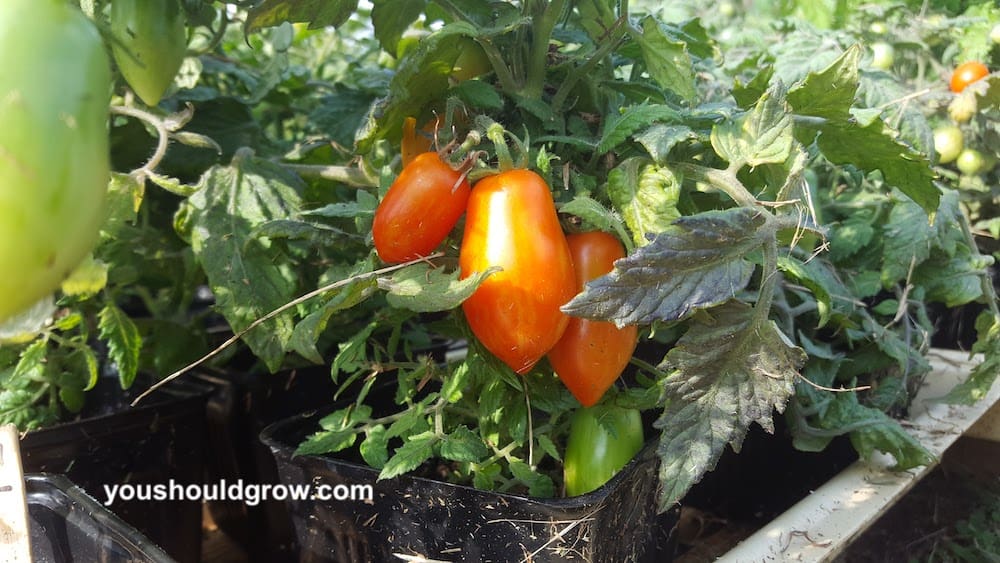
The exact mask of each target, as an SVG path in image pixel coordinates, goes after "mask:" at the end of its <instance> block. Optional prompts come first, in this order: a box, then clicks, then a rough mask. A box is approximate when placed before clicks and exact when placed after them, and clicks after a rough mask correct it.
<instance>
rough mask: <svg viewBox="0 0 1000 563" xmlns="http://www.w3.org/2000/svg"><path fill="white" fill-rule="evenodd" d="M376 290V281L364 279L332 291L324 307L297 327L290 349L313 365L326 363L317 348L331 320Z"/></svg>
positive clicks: (323, 304) (304, 319) (300, 322)
mask: <svg viewBox="0 0 1000 563" xmlns="http://www.w3.org/2000/svg"><path fill="white" fill-rule="evenodd" d="M375 290H376V283H375V280H374V279H364V280H358V281H356V282H353V283H350V284H348V285H346V286H343V287H341V288H339V289H337V290H334V291H331V292H330V293H329V295H328V296H327V297H326V301H325V302H323V303H322V305H320V306H319V307H318V308H317V309H316V310H314V311H313V312H311V313H309V314H308V315H306V316H305V317H304V318H303V319H302V320H301V321H299V322H298V323H297V324H296V325H295V328H294V329H293V330H292V336H291V338H290V339H289V341H288V347H289V348H290V349H292V350H294V351H296V352H298V353H299V354H300V355H301V356H302V357H304V358H306V359H307V360H309V361H311V362H313V363H316V364H322V363H324V359H323V355H322V354H320V352H319V350H318V349H317V348H316V342H317V340H319V338H320V336H321V335H322V333H323V331H324V330H326V327H327V324H328V323H329V322H330V318H331V317H333V315H334V314H336V313H337V312H338V311H343V310H344V309H348V308H350V307H353V306H355V305H357V304H358V303H361V302H362V301H364V300H365V299H367V298H368V297H370V296H371V295H373V294H374V293H375ZM336 365H339V363H337V364H336Z"/></svg>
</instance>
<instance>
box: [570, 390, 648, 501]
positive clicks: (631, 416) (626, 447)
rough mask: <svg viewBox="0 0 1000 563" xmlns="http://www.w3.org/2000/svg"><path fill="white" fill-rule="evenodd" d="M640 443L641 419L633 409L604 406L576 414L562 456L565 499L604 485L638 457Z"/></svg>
mask: <svg viewBox="0 0 1000 563" xmlns="http://www.w3.org/2000/svg"><path fill="white" fill-rule="evenodd" d="M643 440H644V437H643V430H642V417H641V416H640V414H639V411H637V410H635V409H628V408H623V407H619V406H617V405H612V404H603V405H598V406H595V407H590V408H583V409H579V410H577V411H576V413H574V414H573V420H572V421H571V422H570V432H569V439H568V441H567V442H566V454H565V455H564V456H563V460H564V461H563V479H564V481H565V482H566V496H568V497H573V496H579V495H582V494H586V493H589V492H591V491H593V490H595V489H597V488H599V487H600V486H602V485H604V484H605V483H607V482H608V481H609V480H610V479H611V478H612V477H614V476H615V474H616V473H618V472H619V471H620V470H621V469H622V468H623V467H625V466H626V465H627V464H628V462H629V461H631V460H632V458H633V457H635V454H637V453H639V450H641V449H642V445H643Z"/></svg>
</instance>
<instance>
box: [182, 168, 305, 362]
mask: <svg viewBox="0 0 1000 563" xmlns="http://www.w3.org/2000/svg"><path fill="white" fill-rule="evenodd" d="M201 185H202V187H201V189H200V190H199V191H198V192H196V193H195V194H194V195H193V196H191V198H190V200H189V204H190V205H189V208H190V221H191V223H192V228H191V248H192V249H193V250H194V253H195V257H196V258H197V260H198V262H199V263H200V264H201V266H202V268H203V269H204V271H205V274H206V276H207V277H208V283H209V286H210V287H211V289H212V293H213V294H214V295H215V298H216V303H217V306H218V308H219V310H220V312H221V313H222V314H223V315H224V316H225V317H226V320H227V321H228V322H229V324H230V326H231V327H232V328H233V330H234V331H237V332H239V331H241V330H244V329H245V328H247V327H248V326H249V325H250V324H251V323H252V322H254V321H256V320H257V319H259V318H261V317H263V316H264V315H266V314H267V313H269V312H271V311H273V310H274V309H277V308H278V307H280V306H282V305H284V304H285V303H288V302H289V301H291V300H292V299H293V298H294V297H295V296H296V293H297V284H296V281H297V280H298V274H297V272H295V271H294V270H293V269H292V268H290V267H289V266H290V265H289V262H288V260H279V259H278V257H279V256H280V251H279V250H278V249H277V248H276V246H275V245H272V244H271V242H270V241H268V240H267V239H260V238H256V237H255V234H254V232H255V230H256V229H257V228H259V227H260V226H261V225H263V224H265V223H267V222H269V221H274V220H277V219H290V218H291V217H293V216H295V215H296V213H297V212H298V209H299V205H300V196H299V193H300V190H302V189H303V186H302V183H301V180H299V178H298V177H297V176H294V175H291V174H289V173H288V172H286V171H285V170H284V169H282V168H281V167H280V166H278V165H276V164H273V163H270V162H267V161H263V160H258V159H256V158H253V157H248V156H239V155H238V156H237V157H236V158H234V159H233V162H232V164H231V165H230V166H225V167H222V166H217V167H214V168H212V169H210V170H209V171H208V172H207V173H206V174H205V175H204V176H203V177H202V181H201ZM265 325H266V326H265V327H262V328H261V329H260V330H252V331H250V332H249V333H247V334H246V335H245V336H244V340H245V341H246V342H247V344H248V345H249V346H250V348H251V350H253V352H254V354H256V355H257V357H259V358H260V359H262V360H263V361H264V362H265V363H266V364H267V365H268V367H269V368H270V369H271V370H276V369H277V368H278V367H279V366H280V365H281V361H282V359H283V358H284V354H285V349H286V345H287V344H288V341H289V339H290V338H291V336H292V331H293V313H292V312H285V313H282V314H281V315H278V316H277V317H275V318H274V319H273V320H271V321H268V322H267V323H265Z"/></svg>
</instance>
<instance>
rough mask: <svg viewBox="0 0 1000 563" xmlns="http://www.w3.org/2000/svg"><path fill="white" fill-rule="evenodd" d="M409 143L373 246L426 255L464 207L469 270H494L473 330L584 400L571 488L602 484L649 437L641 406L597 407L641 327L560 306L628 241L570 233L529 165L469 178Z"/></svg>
mask: <svg viewBox="0 0 1000 563" xmlns="http://www.w3.org/2000/svg"><path fill="white" fill-rule="evenodd" d="M413 129H414V124H413V122H412V121H408V122H407V124H406V125H404V138H405V137H409V138H410V139H411V141H412V138H413V134H414V133H413ZM403 147H404V151H403V152H404V154H403V161H404V166H403V170H402V171H401V172H400V174H399V176H398V177H397V178H396V180H395V181H394V182H393V183H392V185H391V186H390V187H389V191H388V192H387V193H386V195H385V197H384V198H383V199H382V202H381V203H380V204H379V207H378V209H377V210H376V212H375V220H374V223H373V225H372V236H373V239H374V243H375V250H376V251H377V252H378V255H379V257H380V258H381V259H382V260H383V261H385V262H389V263H401V262H406V261H410V260H416V259H419V258H421V257H424V256H427V255H429V254H431V253H432V252H433V251H434V250H435V249H436V248H437V247H438V246H439V245H440V244H441V243H442V242H443V241H444V240H445V239H446V238H447V237H448V235H449V234H450V233H451V231H452V230H453V229H454V228H455V226H456V225H457V224H458V221H459V219H460V218H461V216H462V214H463V213H464V214H465V215H466V217H465V228H464V232H463V235H462V241H461V246H460V249H459V269H460V276H461V278H462V279H465V278H468V277H469V276H472V275H474V274H477V273H482V272H486V271H489V270H495V272H494V273H493V274H491V275H490V276H489V277H487V278H486V279H485V280H484V281H483V282H482V283H481V284H480V285H479V287H478V288H477V289H476V291H475V293H473V294H472V295H471V296H470V297H469V298H468V299H466V300H465V301H464V302H463V303H462V309H463V312H464V313H465V318H466V320H467V322H468V324H469V327H470V328H471V330H472V332H473V334H475V336H476V338H477V339H478V340H479V341H480V342H481V343H482V345H483V346H484V347H485V348H486V349H487V350H489V351H490V352H491V353H492V354H493V355H495V356H496V357H497V358H499V359H500V360H502V361H503V362H504V363H505V364H506V365H507V366H509V367H510V368H511V369H512V370H514V371H515V372H516V373H518V374H522V375H523V374H525V373H527V372H528V371H529V370H531V368H532V367H534V366H535V364H537V363H538V362H539V361H540V360H541V359H542V358H543V357H545V356H547V357H548V360H549V363H550V364H551V365H552V367H553V369H554V370H555V372H556V374H557V375H558V376H559V378H560V379H561V380H562V382H563V383H564V384H565V385H566V387H567V388H568V389H569V390H570V392H572V393H573V395H574V396H575V397H576V398H577V400H578V401H580V403H581V404H582V405H583V406H584V407H587V408H583V409H579V410H577V412H576V413H575V414H574V416H573V418H572V420H571V424H570V434H569V439H568V442H567V444H566V451H565V455H564V463H563V469H564V480H565V483H566V493H567V494H568V495H569V496H575V495H580V494H584V493H587V492H590V491H592V490H594V489H597V488H598V487H600V486H601V485H603V484H604V483H605V482H606V481H608V480H609V479H610V478H611V477H612V476H614V475H615V473H617V472H618V471H619V470H620V469H621V468H622V467H623V466H624V465H625V464H626V463H628V462H629V460H631V459H632V457H633V456H634V455H635V454H636V453H637V452H638V451H639V450H640V449H641V448H642V446H643V443H644V437H643V428H642V420H641V416H640V414H639V411H637V410H635V409H630V408H623V407H619V406H616V405H614V404H613V403H608V404H602V405H597V406H595V405H596V403H597V402H598V401H599V400H600V399H601V397H602V396H603V395H604V394H605V392H606V391H607V390H608V388H610V387H611V385H612V384H613V383H614V381H615V380H616V379H618V377H619V376H620V375H621V373H622V370H623V369H624V368H625V366H626V365H627V364H628V361H629V359H630V358H631V356H632V352H633V350H634V349H635V346H636V341H637V338H638V329H637V328H636V327H635V326H626V327H622V328H618V327H617V326H615V325H614V324H613V323H609V322H601V321H591V320H587V319H581V318H575V317H574V318H571V317H569V316H567V315H566V314H565V313H563V312H562V311H561V310H560V307H561V306H562V305H564V304H565V303H567V302H568V301H569V300H570V299H572V298H573V297H574V296H575V295H576V294H577V293H579V292H580V291H582V290H583V286H584V284H586V283H587V282H588V281H590V280H592V279H594V278H597V277H599V276H602V275H604V274H606V273H608V272H610V271H611V270H612V268H613V266H614V262H615V260H617V259H619V258H623V257H624V256H625V249H624V248H623V247H622V244H621V242H620V241H619V240H618V239H617V238H616V237H614V236H613V235H610V234H608V233H605V232H601V231H590V232H583V233H574V234H569V235H566V234H564V232H563V230H562V226H561V224H560V222H559V217H558V215H557V212H556V207H555V203H554V202H553V199H552V192H551V190H550V189H549V186H548V184H547V183H546V182H545V180H544V179H543V178H542V177H541V176H539V175H538V174H537V173H535V172H533V171H531V170H527V169H525V168H516V167H515V168H509V169H506V170H501V171H500V172H498V173H496V174H492V175H489V176H486V177H484V178H482V179H481V180H479V181H478V182H476V183H475V185H474V186H470V184H469V182H468V180H467V178H466V173H465V171H464V170H463V168H462V167H459V169H458V170H456V169H455V168H453V167H452V166H451V165H450V164H449V163H448V162H446V161H445V160H444V159H442V157H441V155H440V154H439V153H438V152H434V151H429V150H428V151H425V152H419V153H418V154H413V152H414V151H413V143H412V142H406V141H405V139H404V144H403ZM609 428H610V429H611V430H610V431H609Z"/></svg>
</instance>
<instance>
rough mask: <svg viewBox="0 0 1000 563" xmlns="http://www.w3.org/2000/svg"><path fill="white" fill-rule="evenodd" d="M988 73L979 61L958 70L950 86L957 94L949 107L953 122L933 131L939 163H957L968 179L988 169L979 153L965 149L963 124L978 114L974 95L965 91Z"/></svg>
mask: <svg viewBox="0 0 1000 563" xmlns="http://www.w3.org/2000/svg"><path fill="white" fill-rule="evenodd" d="M989 73H990V71H989V69H988V68H987V67H986V65H984V64H983V63H981V62H979V61H968V62H965V63H962V64H960V65H958V67H956V68H955V71H954V73H953V74H952V76H951V81H950V83H949V86H950V88H951V91H952V92H953V93H954V94H955V97H954V98H953V99H952V101H951V103H950V104H949V105H948V115H949V116H950V118H951V120H952V123H949V124H946V125H941V126H940V127H938V128H936V129H935V130H934V151H935V152H936V153H937V155H938V163H939V164H951V163H954V165H955V167H956V168H958V170H959V172H961V173H962V174H965V175H966V176H974V175H976V174H980V173H982V172H984V171H986V169H987V162H986V158H985V157H984V156H983V154H982V153H981V152H980V151H978V150H976V149H975V148H972V147H968V146H966V143H965V135H964V134H963V132H962V128H961V126H962V124H965V123H968V122H969V120H971V119H972V117H973V116H974V115H975V113H976V99H975V97H974V96H972V95H971V94H972V93H971V92H966V88H967V87H968V86H969V85H970V84H972V83H974V82H976V81H978V80H981V79H982V78H984V77H986V76H987V75H988V74H989Z"/></svg>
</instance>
